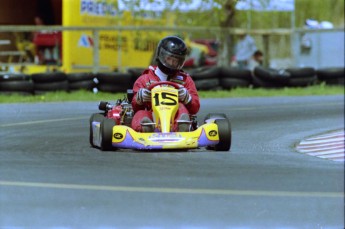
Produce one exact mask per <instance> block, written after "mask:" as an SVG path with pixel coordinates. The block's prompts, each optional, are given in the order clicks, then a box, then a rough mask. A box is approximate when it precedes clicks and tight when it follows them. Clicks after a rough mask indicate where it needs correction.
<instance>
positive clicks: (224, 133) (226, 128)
mask: <svg viewBox="0 0 345 229" xmlns="http://www.w3.org/2000/svg"><path fill="white" fill-rule="evenodd" d="M215 123H216V124H217V126H218V134H219V143H218V144H217V145H215V146H214V149H215V150H216V151H229V150H230V147H231V124H230V121H229V119H227V118H224V119H216V120H215Z"/></svg>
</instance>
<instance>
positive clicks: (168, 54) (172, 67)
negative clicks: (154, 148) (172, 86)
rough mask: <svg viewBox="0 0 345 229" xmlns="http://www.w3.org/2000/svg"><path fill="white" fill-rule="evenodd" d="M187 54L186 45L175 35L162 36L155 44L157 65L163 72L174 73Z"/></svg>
mask: <svg viewBox="0 0 345 229" xmlns="http://www.w3.org/2000/svg"><path fill="white" fill-rule="evenodd" d="M186 56H187V45H186V44H185V43H184V41H183V40H182V39H181V38H179V37H176V36H168V37H165V38H163V39H162V40H161V41H160V42H159V44H158V46H157V55H156V60H157V62H158V67H159V68H160V70H161V71H162V72H164V73H165V74H168V75H170V74H174V73H175V72H176V71H178V70H181V68H182V67H183V65H184V62H185V60H186Z"/></svg>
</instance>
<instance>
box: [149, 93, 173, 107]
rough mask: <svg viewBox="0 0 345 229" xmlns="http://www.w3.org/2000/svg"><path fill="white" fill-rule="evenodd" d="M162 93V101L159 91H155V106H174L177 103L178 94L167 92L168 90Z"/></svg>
mask: <svg viewBox="0 0 345 229" xmlns="http://www.w3.org/2000/svg"><path fill="white" fill-rule="evenodd" d="M161 95H162V100H163V101H161V102H160V101H159V100H160V99H159V93H155V95H154V99H155V106H159V105H166V106H174V105H176V104H177V95H175V94H171V93H167V92H162V93H161Z"/></svg>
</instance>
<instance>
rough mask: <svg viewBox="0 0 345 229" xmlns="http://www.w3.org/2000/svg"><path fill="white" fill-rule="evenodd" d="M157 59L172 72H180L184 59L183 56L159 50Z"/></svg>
mask: <svg viewBox="0 0 345 229" xmlns="http://www.w3.org/2000/svg"><path fill="white" fill-rule="evenodd" d="M158 59H159V60H160V62H161V63H162V64H163V65H164V66H165V67H167V68H170V69H173V70H180V69H181V68H182V67H183V65H184V62H185V60H186V57H185V55H177V54H173V53H171V52H168V51H167V50H165V49H164V48H161V49H160V52H159V53H158Z"/></svg>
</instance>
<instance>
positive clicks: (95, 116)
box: [89, 113, 105, 147]
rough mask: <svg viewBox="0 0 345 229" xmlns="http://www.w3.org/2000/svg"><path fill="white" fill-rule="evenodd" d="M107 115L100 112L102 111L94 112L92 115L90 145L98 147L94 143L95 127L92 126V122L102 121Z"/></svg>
mask: <svg viewBox="0 0 345 229" xmlns="http://www.w3.org/2000/svg"><path fill="white" fill-rule="evenodd" d="M104 119H105V117H104V115H103V114H100V113H95V114H92V115H91V117H90V135H89V141H90V145H91V146H92V147H96V146H95V144H94V143H93V135H94V133H93V128H92V123H93V122H99V123H101V122H102V120H104Z"/></svg>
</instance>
